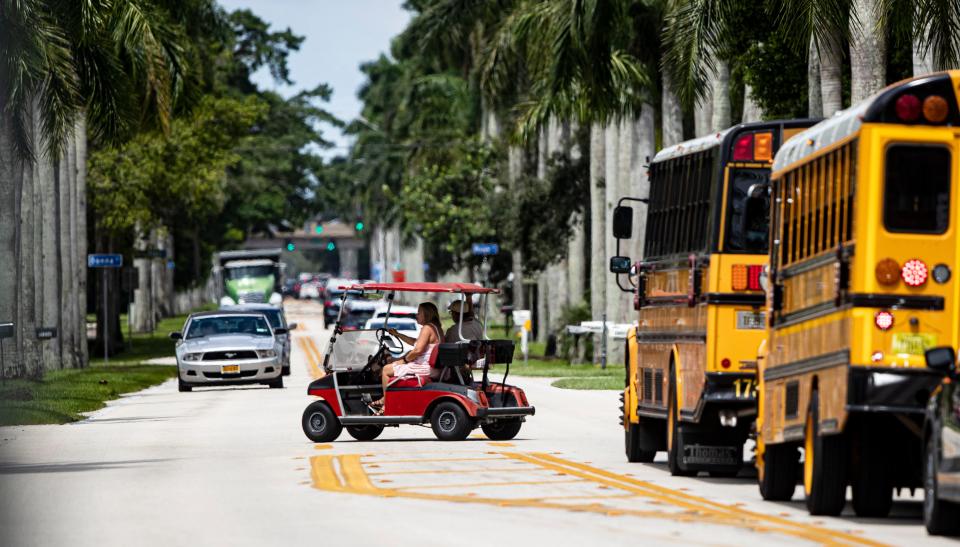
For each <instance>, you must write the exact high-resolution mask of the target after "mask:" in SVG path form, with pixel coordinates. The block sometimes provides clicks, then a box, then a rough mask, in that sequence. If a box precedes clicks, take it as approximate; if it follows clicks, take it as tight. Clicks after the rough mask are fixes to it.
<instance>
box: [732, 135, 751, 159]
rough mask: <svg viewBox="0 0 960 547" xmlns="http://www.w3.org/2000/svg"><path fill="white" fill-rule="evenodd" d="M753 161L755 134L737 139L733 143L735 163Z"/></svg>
mask: <svg viewBox="0 0 960 547" xmlns="http://www.w3.org/2000/svg"><path fill="white" fill-rule="evenodd" d="M751 160H753V133H748V134H746V135H743V136H741V137H739V138H737V140H736V142H734V143H733V161H751Z"/></svg>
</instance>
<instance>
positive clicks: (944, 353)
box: [924, 346, 957, 376]
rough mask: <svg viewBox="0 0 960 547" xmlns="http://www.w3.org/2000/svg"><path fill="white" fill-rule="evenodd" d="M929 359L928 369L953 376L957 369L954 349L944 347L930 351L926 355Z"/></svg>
mask: <svg viewBox="0 0 960 547" xmlns="http://www.w3.org/2000/svg"><path fill="white" fill-rule="evenodd" d="M924 357H926V359H927V368H929V369H932V370H935V371H937V372H941V373H943V374H947V375H950V376H952V375H953V374H954V373H955V372H956V368H957V356H956V353H955V352H954V351H953V348H951V347H949V346H943V347H939V348H933V349H928V350H927V351H926V352H925V353H924Z"/></svg>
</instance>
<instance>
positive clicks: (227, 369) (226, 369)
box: [220, 365, 240, 374]
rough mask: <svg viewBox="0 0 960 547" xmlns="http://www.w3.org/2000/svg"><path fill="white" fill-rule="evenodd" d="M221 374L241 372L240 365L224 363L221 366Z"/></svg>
mask: <svg viewBox="0 0 960 547" xmlns="http://www.w3.org/2000/svg"><path fill="white" fill-rule="evenodd" d="M220 373H221V374H240V365H223V366H222V367H220Z"/></svg>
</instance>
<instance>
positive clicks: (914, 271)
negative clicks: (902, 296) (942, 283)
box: [900, 258, 929, 287]
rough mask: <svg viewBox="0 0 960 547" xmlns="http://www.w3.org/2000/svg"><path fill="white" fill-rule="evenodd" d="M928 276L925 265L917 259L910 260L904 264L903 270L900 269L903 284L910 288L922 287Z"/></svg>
mask: <svg viewBox="0 0 960 547" xmlns="http://www.w3.org/2000/svg"><path fill="white" fill-rule="evenodd" d="M928 276H929V270H928V269H927V265H926V264H924V262H923V261H922V260H920V259H919V258H912V259H910V260H908V261H906V262H904V263H903V268H901V269H900V277H902V278H903V282H904V283H906V284H907V285H909V286H911V287H919V286H920V285H923V284H924V283H926V282H927V277H928Z"/></svg>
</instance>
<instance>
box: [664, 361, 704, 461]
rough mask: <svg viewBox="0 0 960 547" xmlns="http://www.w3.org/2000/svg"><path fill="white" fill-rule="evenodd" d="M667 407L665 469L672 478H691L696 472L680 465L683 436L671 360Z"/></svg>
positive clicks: (674, 374)
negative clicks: (667, 469) (668, 470)
mask: <svg viewBox="0 0 960 547" xmlns="http://www.w3.org/2000/svg"><path fill="white" fill-rule="evenodd" d="M668 392H669V394H670V395H669V397H668V398H667V400H668V405H667V467H668V468H670V474H671V475H673V476H674V477H692V476H694V475H696V474H697V472H696V471H690V470H689V469H684V468H683V467H682V465H681V462H680V460H681V458H682V457H683V436H682V435H681V434H680V417H679V416H678V414H677V382H676V371H675V369H674V365H673V360H672V359H671V360H670V388H669V390H668Z"/></svg>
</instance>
